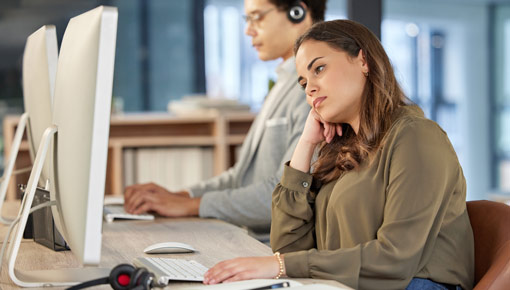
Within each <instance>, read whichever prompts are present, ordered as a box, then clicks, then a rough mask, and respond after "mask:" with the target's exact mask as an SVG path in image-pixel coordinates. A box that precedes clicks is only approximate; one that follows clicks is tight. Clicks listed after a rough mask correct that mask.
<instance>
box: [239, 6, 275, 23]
mask: <svg viewBox="0 0 510 290" xmlns="http://www.w3.org/2000/svg"><path fill="white" fill-rule="evenodd" d="M274 9H275V8H269V9H267V10H266V11H262V12H253V13H250V14H248V15H243V18H244V21H245V22H246V24H250V23H251V24H255V23H258V22H259V21H261V20H262V19H263V18H264V16H266V14H267V13H269V12H271V11H273V10H274Z"/></svg>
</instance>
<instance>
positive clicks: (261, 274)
mask: <svg viewBox="0 0 510 290" xmlns="http://www.w3.org/2000/svg"><path fill="white" fill-rule="evenodd" d="M280 257H281V259H283V255H281V256H280ZM284 268H285V267H284ZM279 273H280V264H279V262H278V259H277V258H276V257H275V256H269V257H247V258H236V259H232V260H226V261H222V262H219V263H218V264H216V265H214V266H213V267H212V268H210V269H209V270H208V271H207V272H206V273H205V274H204V284H217V283H221V282H234V281H240V280H249V279H271V278H274V277H276V276H277V275H278V274H279ZM283 273H284V274H285V269H284V272H283Z"/></svg>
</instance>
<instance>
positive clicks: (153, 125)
mask: <svg viewBox="0 0 510 290" xmlns="http://www.w3.org/2000/svg"><path fill="white" fill-rule="evenodd" d="M254 118H255V115H254V114H253V113H250V112H237V111H235V112H219V111H207V112H200V113H197V114H188V115H186V116H175V115H171V114H167V113H143V114H140V113H137V114H122V115H113V116H112V117H111V120H110V140H109V145H108V147H109V148H108V165H107V174H106V179H107V180H106V188H105V194H113V195H122V193H123V176H122V172H123V171H122V169H123V154H122V153H123V150H124V149H125V148H147V147H172V146H210V147H213V149H214V173H215V174H219V173H221V172H223V171H224V170H226V169H228V168H229V167H230V166H232V165H233V164H234V162H235V160H233V156H234V154H233V153H232V152H233V148H232V147H233V146H234V147H235V146H237V145H240V144H242V142H243V141H244V138H245V135H246V133H247V132H248V130H249V128H250V126H251V123H252V121H253V119H254ZM18 121H19V116H14V115H10V116H6V117H5V118H4V121H3V126H4V155H5V158H6V159H7V157H8V156H9V154H10V149H11V146H12V140H13V138H14V133H15V132H16V126H17V124H18ZM30 164H31V161H30V157H29V153H28V144H27V142H26V141H23V142H22V144H21V146H20V152H19V153H18V158H17V159H16V166H15V168H17V169H19V168H23V167H26V166H29V165H30ZM28 177H29V174H20V175H18V176H15V177H13V178H11V181H10V183H9V188H8V191H7V199H8V200H14V199H17V198H19V197H18V196H17V194H16V184H22V183H24V184H26V183H27V181H28Z"/></svg>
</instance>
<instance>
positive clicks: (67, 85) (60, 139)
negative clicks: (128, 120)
mask: <svg viewBox="0 0 510 290" xmlns="http://www.w3.org/2000/svg"><path fill="white" fill-rule="evenodd" d="M116 34H117V8H114V7H106V6H100V7H98V8H96V9H93V10H90V11H88V12H86V13H84V14H81V15H79V16H76V17H74V18H72V19H71V20H70V21H69V24H68V26H67V28H66V31H65V34H64V38H63V40H62V45H61V48H60V56H59V60H58V68H57V77H56V83H55V97H54V102H53V124H54V125H56V126H57V133H56V138H55V140H54V142H53V145H54V146H53V149H52V150H50V151H51V152H50V153H51V154H52V155H53V156H50V157H51V158H52V162H51V163H52V165H53V166H52V170H51V173H52V181H54V182H50V194H51V198H52V199H54V200H56V201H57V208H56V209H55V208H53V216H54V218H55V223H56V225H57V228H58V229H59V230H60V232H61V233H62V234H63V236H64V238H65V240H66V241H67V242H68V244H69V246H70V248H71V251H72V252H73V253H74V254H75V256H77V258H78V259H79V260H80V261H81V262H82V264H84V265H97V264H98V263H99V260H100V256H101V231H102V213H103V197H104V189H105V178H106V177H105V176H106V161H107V153H108V136H109V128H110V107H111V100H112V86H113V70H114V58H115V42H116Z"/></svg>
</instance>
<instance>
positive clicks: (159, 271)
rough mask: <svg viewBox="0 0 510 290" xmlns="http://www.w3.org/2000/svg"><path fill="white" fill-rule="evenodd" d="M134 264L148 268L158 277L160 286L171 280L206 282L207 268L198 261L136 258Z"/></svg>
mask: <svg viewBox="0 0 510 290" xmlns="http://www.w3.org/2000/svg"><path fill="white" fill-rule="evenodd" d="M133 264H134V265H135V266H137V267H144V268H147V270H149V271H150V272H152V273H154V275H155V276H156V281H157V282H158V283H159V284H164V285H167V284H168V282H169V281H171V280H178V281H199V282H200V281H204V274H205V272H207V270H208V269H207V268H206V267H205V266H203V265H202V264H200V263H199V262H197V261H193V260H183V259H167V258H143V257H140V258H136V259H135V260H134V261H133Z"/></svg>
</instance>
